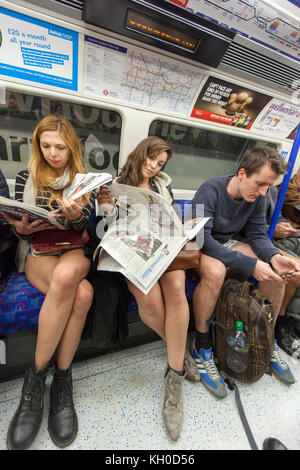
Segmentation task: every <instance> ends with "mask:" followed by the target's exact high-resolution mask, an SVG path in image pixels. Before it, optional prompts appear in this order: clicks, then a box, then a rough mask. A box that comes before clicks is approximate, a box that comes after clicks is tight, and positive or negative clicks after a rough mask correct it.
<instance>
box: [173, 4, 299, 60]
mask: <svg viewBox="0 0 300 470" xmlns="http://www.w3.org/2000/svg"><path fill="white" fill-rule="evenodd" d="M165 1H166V2H168V3H173V4H175V5H177V6H179V7H182V8H185V9H186V10H188V11H189V12H190V13H193V14H195V15H197V16H200V17H201V18H204V19H206V20H208V21H211V22H213V23H217V24H219V25H220V26H222V27H223V28H226V29H229V30H231V31H233V32H235V33H237V34H240V35H241V36H244V37H247V38H249V39H251V40H253V41H255V42H257V43H259V44H262V45H263V46H265V47H268V48H270V49H272V50H275V51H277V52H280V53H281V54H284V55H286V56H287V57H291V58H293V59H294V60H297V61H300V25H299V21H297V20H296V19H294V18H291V17H289V16H288V15H287V14H284V13H283V12H282V10H280V9H278V8H276V3H278V6H279V5H280V2H279V0H278V1H277V2H275V1H273V2H271V3H273V5H272V6H271V5H268V4H266V3H265V2H263V1H261V0H165Z"/></svg>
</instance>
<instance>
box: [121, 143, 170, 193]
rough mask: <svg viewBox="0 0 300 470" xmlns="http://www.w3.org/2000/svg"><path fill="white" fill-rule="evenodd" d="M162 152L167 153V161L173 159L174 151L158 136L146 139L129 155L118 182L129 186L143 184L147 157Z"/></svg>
mask: <svg viewBox="0 0 300 470" xmlns="http://www.w3.org/2000/svg"><path fill="white" fill-rule="evenodd" d="M162 152H166V153H167V161H168V160H169V159H170V158H171V157H172V150H171V147H170V146H169V144H167V142H165V141H164V140H163V139H161V138H160V137H156V136H151V137H146V139H144V140H142V141H141V142H140V143H139V144H138V145H137V147H136V148H135V149H134V150H133V151H132V152H131V153H130V154H129V155H128V157H127V160H126V163H125V165H124V166H123V168H122V170H121V174H120V176H119V177H118V178H117V182H118V183H121V184H128V185H129V186H139V185H140V184H141V183H142V182H143V175H142V171H141V170H142V165H143V163H144V162H145V161H146V160H147V157H149V158H151V157H156V156H157V155H159V154H160V153H162Z"/></svg>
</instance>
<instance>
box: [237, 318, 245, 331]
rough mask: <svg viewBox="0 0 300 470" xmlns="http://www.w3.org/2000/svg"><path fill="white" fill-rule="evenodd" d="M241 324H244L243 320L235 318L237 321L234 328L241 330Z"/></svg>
mask: <svg viewBox="0 0 300 470" xmlns="http://www.w3.org/2000/svg"><path fill="white" fill-rule="evenodd" d="M243 326H244V325H243V322H242V321H240V320H237V321H236V322H235V328H236V329H237V330H239V331H243Z"/></svg>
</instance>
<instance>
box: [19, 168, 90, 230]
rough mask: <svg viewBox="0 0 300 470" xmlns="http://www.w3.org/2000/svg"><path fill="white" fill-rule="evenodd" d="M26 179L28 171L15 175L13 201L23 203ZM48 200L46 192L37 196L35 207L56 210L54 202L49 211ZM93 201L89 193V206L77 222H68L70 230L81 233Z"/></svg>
mask: <svg viewBox="0 0 300 470" xmlns="http://www.w3.org/2000/svg"><path fill="white" fill-rule="evenodd" d="M28 177H29V171H28V170H23V171H20V173H18V174H17V177H16V185H15V199H16V200H17V201H20V202H23V195H24V188H25V184H26V182H27V180H28ZM49 199H50V193H47V192H46V193H45V194H43V195H41V194H40V195H39V194H38V195H37V198H36V205H37V206H38V207H41V208H42V209H46V210H48V211H50V210H55V209H58V204H57V202H56V201H55V200H54V201H53V202H52V203H51V209H50V207H49V205H48V201H49ZM94 200H95V193H94V192H91V194H90V202H89V204H87V205H86V206H84V208H83V209H82V214H83V217H82V218H81V219H80V220H78V221H74V222H70V225H71V228H74V229H75V230H78V231H79V232H81V231H82V230H83V229H84V228H85V226H86V224H87V223H88V220H89V217H90V215H91V212H92V210H93V207H94Z"/></svg>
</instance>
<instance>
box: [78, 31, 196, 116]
mask: <svg viewBox="0 0 300 470" xmlns="http://www.w3.org/2000/svg"><path fill="white" fill-rule="evenodd" d="M83 73H84V92H85V93H87V94H91V95H97V96H102V97H105V96H107V97H109V98H114V99H119V100H123V101H126V102H129V103H134V104H138V105H142V106H147V107H151V108H159V109H163V110H165V111H172V112H176V113H180V114H183V115H185V116H186V115H187V114H188V113H189V110H190V107H191V105H192V102H193V99H194V96H195V93H196V92H197V89H198V88H199V85H200V83H201V80H203V79H204V74H202V73H200V72H199V70H198V69H197V68H196V67H192V66H191V67H190V66H188V65H187V64H184V63H182V62H181V61H177V60H173V59H170V58H168V57H164V58H162V56H159V55H158V54H155V53H154V52H151V53H150V52H147V51H145V50H143V49H139V48H137V47H135V48H133V47H132V48H127V47H126V45H121V44H116V43H111V42H108V41H105V40H102V39H98V38H94V37H91V36H87V35H86V36H85V45H84V72H83Z"/></svg>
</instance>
